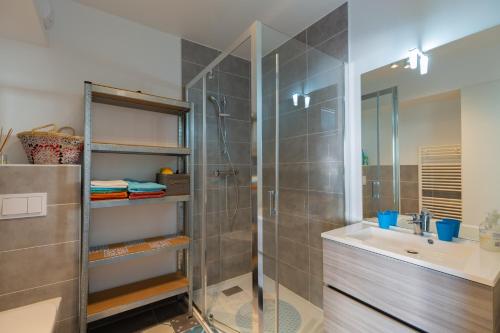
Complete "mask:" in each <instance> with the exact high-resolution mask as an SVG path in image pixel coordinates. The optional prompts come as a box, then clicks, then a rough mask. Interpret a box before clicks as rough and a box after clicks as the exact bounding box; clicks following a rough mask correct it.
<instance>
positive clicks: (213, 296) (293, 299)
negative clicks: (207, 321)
mask: <svg viewBox="0 0 500 333" xmlns="http://www.w3.org/2000/svg"><path fill="white" fill-rule="evenodd" d="M234 286H239V287H240V288H241V289H243V291H241V292H238V293H236V294H233V295H231V296H226V295H225V294H224V293H223V292H222V291H223V290H226V289H229V288H232V287H234ZM273 288H274V281H273V280H271V279H269V278H268V277H265V279H264V298H265V299H267V300H269V301H268V303H267V304H266V303H265V306H264V308H265V309H268V312H266V315H265V326H266V330H265V332H266V333H267V332H273V326H274V325H273V322H274V305H275V301H274V292H273V290H274V289H273ZM279 293H280V307H279V309H280V323H281V324H280V332H283V333H319V332H323V311H322V310H321V309H320V308H318V307H316V306H315V305H313V304H312V303H310V302H309V301H307V300H306V299H304V298H302V297H300V296H298V295H297V294H295V293H293V292H292V291H291V290H289V289H287V288H285V287H283V286H281V285H280V290H279ZM199 296H200V295H199V294H195V300H199ZM207 296H208V297H207V307H208V309H209V313H211V314H212V315H213V318H214V319H215V321H214V322H215V323H216V324H217V322H219V323H222V324H223V325H224V326H226V325H227V326H229V327H230V328H232V329H235V330H237V331H238V332H242V333H247V332H251V327H250V323H251V320H250V319H251V314H252V312H251V309H252V307H251V302H252V276H251V273H249V274H245V275H241V276H239V277H236V278H233V279H230V280H226V281H223V282H221V283H219V284H217V285H213V286H210V287H209V288H208V290H207ZM266 305H267V306H266ZM224 326H221V327H222V328H224ZM228 331H230V330H228Z"/></svg>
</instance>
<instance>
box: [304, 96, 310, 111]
mask: <svg viewBox="0 0 500 333" xmlns="http://www.w3.org/2000/svg"><path fill="white" fill-rule="evenodd" d="M310 103H311V96H308V95H304V107H305V108H306V109H307V108H308V107H309V104H310Z"/></svg>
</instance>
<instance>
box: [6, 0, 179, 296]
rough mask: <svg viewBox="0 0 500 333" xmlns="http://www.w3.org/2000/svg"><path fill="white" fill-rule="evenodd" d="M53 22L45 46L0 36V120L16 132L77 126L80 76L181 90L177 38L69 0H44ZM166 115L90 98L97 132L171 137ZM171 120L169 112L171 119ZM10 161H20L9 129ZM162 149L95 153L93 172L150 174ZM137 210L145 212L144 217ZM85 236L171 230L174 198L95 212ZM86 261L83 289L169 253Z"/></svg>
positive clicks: (166, 140) (114, 280)
mask: <svg viewBox="0 0 500 333" xmlns="http://www.w3.org/2000/svg"><path fill="white" fill-rule="evenodd" d="M52 4H53V5H54V13H55V22H54V26H53V27H52V28H51V29H50V30H49V31H48V33H47V35H48V42H49V43H48V47H41V46H37V45H33V44H26V43H22V42H18V41H14V40H8V39H0V50H1V51H0V124H1V125H2V126H4V128H5V127H7V128H8V127H13V128H14V131H15V132H19V131H22V130H28V129H31V128H33V127H35V126H39V125H42V124H47V123H56V124H58V125H59V126H63V125H69V126H72V127H74V128H75V129H76V131H77V134H82V129H83V82H84V81H85V80H88V81H92V82H96V83H104V84H108V85H112V86H116V87H121V88H125V89H131V90H142V91H144V92H150V93H153V94H158V95H163V96H169V97H174V98H180V97H181V96H182V94H181V46H180V45H181V44H180V38H178V37H176V36H172V35H169V34H166V33H162V32H159V31H156V30H153V29H150V28H147V27H145V26H142V25H139V24H136V23H133V22H131V21H127V20H125V19H121V18H118V17H115V16H112V15H109V14H105V13H103V12H100V11H97V10H95V9H92V8H90V7H86V6H84V5H81V4H79V3H78V2H76V1H70V0H53V1H52ZM174 118H175V117H172V116H165V115H160V114H155V113H152V112H137V111H134V110H130V109H124V108H118V107H112V106H103V105H95V111H94V121H95V125H94V128H93V130H94V137H95V138H97V139H98V140H106V141H124V140H130V139H133V141H134V142H135V143H144V144H147V143H150V144H155V143H157V144H161V143H163V144H176V143H177V132H176V130H177V122H176V119H174ZM172 120H173V121H172ZM7 154H8V158H9V162H11V163H26V162H27V159H26V157H25V154H24V152H23V150H22V147H21V145H20V143H19V141H18V140H17V138H14V140H12V141H11V142H10V144H9V146H8V147H7ZM174 162H175V161H174V160H173V159H172V158H169V157H166V158H165V157H164V158H162V157H146V156H141V157H131V156H123V155H122V156H113V157H110V156H104V155H101V156H97V157H95V158H93V163H94V167H95V170H94V174H93V177H95V178H100V179H109V178H121V177H132V178H139V179H152V178H154V174H155V172H156V169H159V168H160V167H162V166H172V167H175V164H174ZM145 216H150V217H151V219H147V220H145V219H144V217H145ZM93 217H94V219H93V221H92V225H91V245H100V244H106V243H110V242H116V241H118V240H120V241H123V240H131V239H138V238H143V237H151V236H157V235H158V234H171V233H173V232H175V225H176V224H175V223H176V209H175V204H171V205H162V206H158V207H157V206H149V207H143V208H138V209H135V210H132V209H130V210H128V211H127V209H125V210H124V209H109V210H106V211H105V212H104V211H103V212H96V213H95V214H94V215H93ZM138 263H139V261H134V262H127V263H123V264H119V265H113V266H106V267H103V268H98V269H95V270H92V271H91V273H90V281H91V290H99V289H103V288H108V287H112V286H115V285H120V284H124V283H127V282H130V281H134V280H137V279H141V278H147V277H150V276H154V275H158V274H161V273H166V272H170V271H173V270H175V256H173V255H172V256H168V257H165V256H152V257H150V258H148V259H147V260H144V261H140V265H139V266H137V264H138Z"/></svg>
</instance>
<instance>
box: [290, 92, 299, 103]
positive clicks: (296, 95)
mask: <svg viewBox="0 0 500 333" xmlns="http://www.w3.org/2000/svg"><path fill="white" fill-rule="evenodd" d="M292 100H293V106H299V94H293V95H292Z"/></svg>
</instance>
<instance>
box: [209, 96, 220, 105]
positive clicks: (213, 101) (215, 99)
mask: <svg viewBox="0 0 500 333" xmlns="http://www.w3.org/2000/svg"><path fill="white" fill-rule="evenodd" d="M208 100H209V101H210V102H212V103H215V104H219V101H217V98H215V96H214V95H209V96H208Z"/></svg>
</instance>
